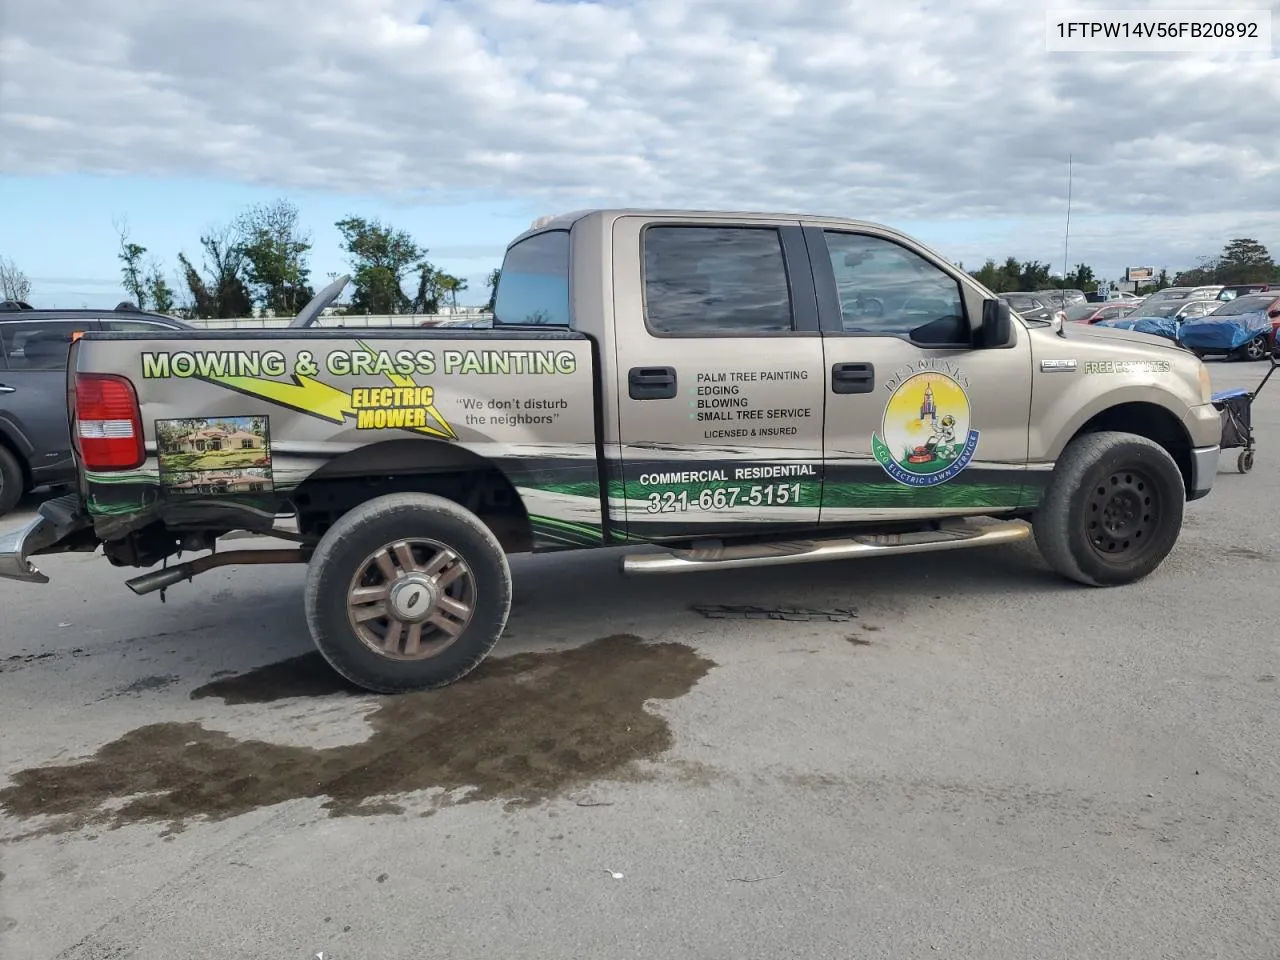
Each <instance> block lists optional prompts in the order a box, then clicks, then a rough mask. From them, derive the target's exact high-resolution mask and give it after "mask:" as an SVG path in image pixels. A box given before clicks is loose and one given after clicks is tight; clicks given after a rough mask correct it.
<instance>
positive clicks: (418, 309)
mask: <svg viewBox="0 0 1280 960" xmlns="http://www.w3.org/2000/svg"><path fill="white" fill-rule="evenodd" d="M412 309H413V312H414V313H421V314H434V313H439V312H440V272H439V271H438V270H436V268H435V267H433V266H432V265H431V264H429V263H427V262H426V261H425V260H424V261H423V262H422V263H420V264H418V292H417V294H416V295H415V296H414V298H413V308H412Z"/></svg>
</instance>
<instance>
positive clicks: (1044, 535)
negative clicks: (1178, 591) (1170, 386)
mask: <svg viewBox="0 0 1280 960" xmlns="http://www.w3.org/2000/svg"><path fill="white" fill-rule="evenodd" d="M1185 504H1186V488H1185V487H1184V485H1183V480H1182V473H1181V471H1179V470H1178V465H1177V464H1176V463H1175V462H1174V460H1173V457H1171V456H1170V455H1169V453H1168V452H1167V451H1166V450H1165V449H1164V448H1163V447H1161V446H1160V445H1159V444H1157V443H1154V442H1152V441H1151V440H1148V439H1146V438H1145V437H1140V436H1136V435H1134V434H1129V433H1119V432H1114V431H1104V432H1099V433H1090V434H1085V435H1084V436H1081V437H1077V438H1076V439H1075V440H1072V441H1071V443H1069V444H1068V445H1067V448H1066V449H1065V450H1064V451H1063V452H1062V456H1061V457H1059V458H1058V463H1057V466H1056V467H1055V468H1054V471H1053V479H1052V480H1050V482H1049V489H1048V490H1046V491H1045V497H1044V500H1043V501H1042V503H1041V505H1040V507H1039V508H1038V509H1037V511H1036V514H1035V517H1034V518H1033V521H1032V523H1033V527H1034V530H1035V538H1036V546H1037V547H1039V549H1040V553H1041V555H1042V556H1043V557H1044V559H1045V561H1046V562H1047V563H1048V564H1049V566H1050V567H1052V568H1053V569H1054V570H1055V571H1056V572H1057V573H1059V574H1061V575H1062V576H1064V577H1067V578H1068V579H1070V580H1075V581H1077V582H1078V583H1083V584H1087V585H1089V586H1096V587H1107V586H1118V585H1120V584H1125V583H1132V582H1134V581H1136V580H1141V579H1142V578H1143V577H1145V576H1147V575H1148V574H1149V573H1151V572H1152V571H1153V570H1155V569H1156V567H1158V566H1160V564H1161V563H1162V562H1163V561H1164V558H1165V557H1166V556H1168V555H1169V551H1170V550H1172V549H1173V546H1174V544H1175V543H1177V541H1178V534H1179V533H1180V532H1181V530H1182V513H1183V508H1184V506H1185Z"/></svg>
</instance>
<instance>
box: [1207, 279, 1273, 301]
mask: <svg viewBox="0 0 1280 960" xmlns="http://www.w3.org/2000/svg"><path fill="white" fill-rule="evenodd" d="M1269 291H1276V292H1277V295H1280V283H1233V284H1228V285H1227V286H1225V287H1223V288H1222V289H1221V290H1219V291H1218V299H1219V300H1234V299H1235V298H1236V297H1243V296H1246V295H1248V294H1250V293H1267V292H1269Z"/></svg>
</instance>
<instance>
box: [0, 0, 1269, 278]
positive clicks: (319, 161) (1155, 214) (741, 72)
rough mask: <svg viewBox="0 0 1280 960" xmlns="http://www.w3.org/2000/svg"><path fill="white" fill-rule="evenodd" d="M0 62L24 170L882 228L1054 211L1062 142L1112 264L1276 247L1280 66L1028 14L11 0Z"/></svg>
mask: <svg viewBox="0 0 1280 960" xmlns="http://www.w3.org/2000/svg"><path fill="white" fill-rule="evenodd" d="M1103 5H1105V6H1114V4H1110V3H1108V4H1099V6H1103ZM1170 5H1171V4H1170V3H1169V2H1168V0H1165V2H1162V3H1160V4H1158V6H1160V7H1168V6H1170ZM1182 5H1183V6H1187V5H1188V4H1182ZM1076 6H1080V4H1076ZM1271 9H1273V11H1274V10H1280V4H1276V5H1273V6H1272V8H1271ZM1275 19H1276V21H1277V23H1276V26H1277V29H1280V17H1276V18H1275ZM0 62H2V63H3V66H4V69H3V81H2V83H0V127H2V128H3V130H4V133H3V136H0V169H2V170H4V171H6V172H9V173H23V174H42V173H49V172H55V171H75V172H108V173H119V172H129V173H142V174H149V175H157V176H165V175H172V176H201V177H215V178H223V179H231V180H237V181H244V182H250V183H258V184H264V185H270V186H272V187H278V188H281V189H307V188H311V189H321V190H329V191H335V192H341V193H344V194H364V195H369V194H382V195H387V196H405V197H412V196H414V195H430V196H432V197H438V196H440V195H442V194H444V195H449V194H466V195H472V196H474V195H485V196H489V197H494V198H502V197H510V198H515V199H520V200H534V201H537V202H539V203H540V204H541V205H542V206H545V207H546V208H548V209H556V208H572V207H577V206H582V205H589V204H645V205H647V204H668V205H674V206H698V207H719V206H728V207H754V208H769V209H803V210H807V211H811V212H824V213H838V214H845V215H852V216H861V217H868V218H872V219H879V220H883V221H886V222H890V223H894V222H901V221H903V220H919V219H952V218H960V219H985V218H1017V217H1030V218H1035V217H1045V216H1054V217H1059V216H1061V213H1062V210H1063V200H1064V188H1065V163H1066V158H1067V154H1068V153H1072V154H1073V155H1074V158H1075V165H1074V173H1075V182H1074V197H1075V204H1076V205H1075V212H1076V214H1077V215H1080V216H1082V217H1083V216H1087V215H1088V214H1091V213H1092V214H1102V213H1111V214H1123V215H1128V216H1131V217H1133V218H1134V219H1133V220H1131V221H1126V225H1125V228H1124V232H1125V233H1126V234H1128V235H1129V236H1131V237H1133V238H1134V242H1132V243H1130V242H1129V241H1128V240H1127V239H1126V238H1124V237H1111V238H1110V239H1108V238H1107V237H1106V236H1101V237H1095V238H1094V241H1095V242H1101V243H1103V244H1104V245H1106V244H1109V247H1108V249H1109V250H1110V251H1111V253H1110V254H1109V255H1111V256H1113V257H1117V258H1118V257H1120V255H1121V250H1123V249H1127V248H1129V247H1133V248H1138V249H1151V248H1152V245H1153V244H1155V245H1157V246H1158V248H1159V250H1160V251H1162V252H1164V253H1165V254H1167V255H1168V256H1173V255H1174V254H1175V253H1178V252H1179V251H1180V250H1181V249H1182V248H1184V247H1185V248H1186V250H1187V251H1194V254H1192V253H1190V252H1189V253H1188V254H1187V258H1191V257H1193V256H1194V255H1195V254H1198V253H1201V252H1212V251H1214V250H1216V249H1218V248H1220V247H1221V244H1222V242H1223V241H1224V240H1225V239H1226V236H1227V235H1228V234H1230V235H1235V233H1236V232H1238V231H1239V230H1241V229H1244V228H1245V226H1246V225H1247V226H1249V228H1250V229H1255V228H1256V230H1255V233H1257V234H1261V235H1260V236H1259V239H1262V240H1263V241H1264V242H1269V243H1271V244H1272V245H1274V246H1280V236H1277V231H1276V227H1275V222H1276V221H1275V220H1274V218H1273V216H1270V214H1273V213H1274V211H1277V210H1280V136H1277V135H1276V130H1277V129H1278V128H1277V124H1280V60H1277V59H1274V58H1270V59H1268V58H1266V57H1259V56H1239V57H1234V58H1233V57H1220V58H1216V59H1207V58H1203V57H1201V58H1196V57H1188V56H1168V55H1155V56H1151V55H1148V56H1139V55H1132V54H1109V55H1108V54H1049V53H1047V52H1046V51H1045V44H1044V19H1043V11H1042V8H1041V7H1040V6H1038V5H1035V4H1013V3H1009V2H1007V0H1005V2H999V0H969V2H966V3H963V4H942V3H927V4H923V5H914V6H911V5H895V4H891V3H887V2H883V0H881V2H864V0H792V2H790V3H782V2H777V0H683V2H682V0H632V2H622V0H605V2H598V3H586V2H539V0H419V2H409V0H307V2H305V3H304V2H302V0H221V2H220V3H218V4H209V5H203V4H191V3H173V2H169V0H15V2H11V3H9V4H8V6H7V13H6V22H5V24H4V31H3V35H2V36H0ZM1262 214H1268V216H1263V215H1262ZM1162 218H1174V219H1162ZM1083 222H1084V223H1087V221H1083ZM1036 229H1039V228H1036ZM1112 229H1114V227H1112ZM1169 229H1176V230H1177V231H1178V232H1177V235H1176V236H1161V235H1160V234H1161V232H1162V231H1166V230H1169ZM1142 231H1154V232H1155V235H1150V234H1149V233H1148V234H1143V233H1142ZM1268 231H1269V235H1268ZM1083 239H1084V237H1082V240H1083ZM1046 243H1047V246H1048V250H1052V249H1054V248H1055V247H1056V248H1057V249H1060V244H1058V243H1056V242H1048V241H1047V238H1046ZM1007 249H1009V248H1007V247H1002V248H1000V249H992V250H989V251H987V252H990V253H992V254H1002V253H1003V252H1004V251H1005V250H1007ZM1036 249H1038V248H1036ZM1033 252H1034V250H1028V251H1027V254H1028V255H1031V254H1032V253H1033ZM1046 254H1047V251H1046ZM975 256H976V254H975ZM1145 259H1149V257H1148V258H1145Z"/></svg>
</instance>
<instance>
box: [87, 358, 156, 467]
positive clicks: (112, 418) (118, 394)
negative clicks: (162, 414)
mask: <svg viewBox="0 0 1280 960" xmlns="http://www.w3.org/2000/svg"><path fill="white" fill-rule="evenodd" d="M72 402H73V405H74V415H75V440H76V450H77V451H78V452H79V454H80V462H81V463H82V464H83V466H84V467H85V468H86V469H88V470H132V469H133V468H135V467H140V466H142V464H143V463H145V462H146V459H147V452H146V447H145V446H144V444H143V436H142V412H141V411H140V410H139V409H138V395H137V393H136V392H135V391H134V389H133V384H132V383H130V382H129V381H128V380H127V379H126V378H125V377H116V376H111V375H109V374H101V373H77V374H76V389H75V396H74V398H73V401H72Z"/></svg>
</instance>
